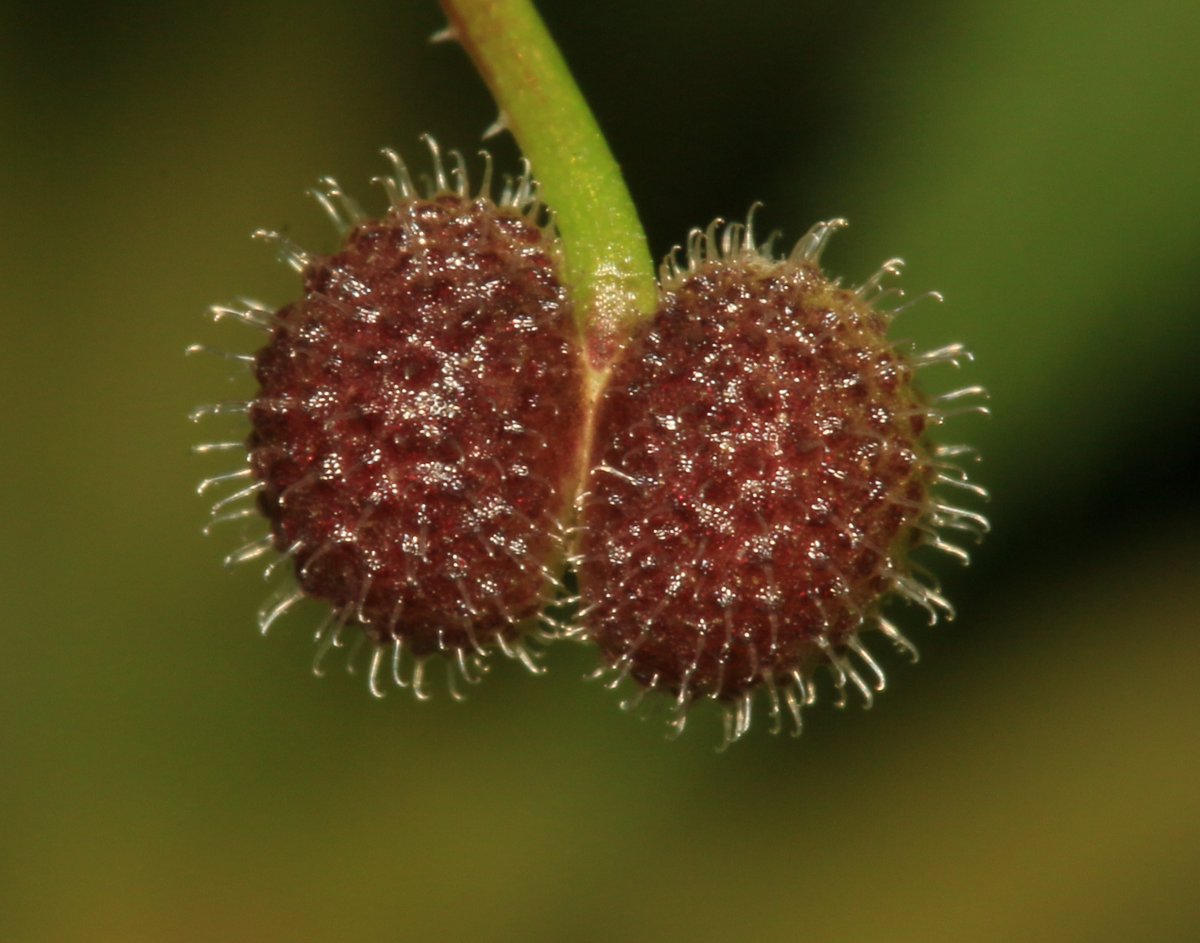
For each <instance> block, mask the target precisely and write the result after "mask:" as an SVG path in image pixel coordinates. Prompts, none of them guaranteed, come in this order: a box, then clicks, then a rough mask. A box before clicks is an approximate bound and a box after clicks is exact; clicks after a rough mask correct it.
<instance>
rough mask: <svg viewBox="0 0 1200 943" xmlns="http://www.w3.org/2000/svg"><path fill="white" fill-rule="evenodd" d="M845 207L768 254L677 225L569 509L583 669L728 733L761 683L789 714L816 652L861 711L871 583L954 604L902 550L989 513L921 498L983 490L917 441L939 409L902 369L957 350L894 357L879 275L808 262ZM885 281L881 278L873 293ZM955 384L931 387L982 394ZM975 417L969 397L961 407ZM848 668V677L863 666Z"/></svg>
mask: <svg viewBox="0 0 1200 943" xmlns="http://www.w3.org/2000/svg"><path fill="white" fill-rule="evenodd" d="M841 225H843V222H842V221H841V220H835V221H833V222H830V223H822V224H818V225H817V226H815V227H814V228H813V229H812V230H811V231H810V232H809V233H808V235H806V236H805V237H804V238H803V239H802V240H801V241H800V243H799V244H798V245H797V247H796V249H795V250H794V251H793V252H792V253H791V254H790V255H789V256H788V257H787V258H786V259H775V258H771V257H770V256H769V254H767V250H765V249H760V247H758V246H756V245H755V244H754V239H753V235H752V234H751V232H750V227H749V225H747V226H744V227H743V226H730V227H727V228H725V229H724V231H723V232H721V233H720V234H718V232H717V228H716V227H717V224H714V225H713V226H710V227H709V228H708V230H707V231H706V232H699V231H696V232H693V234H692V237H691V239H690V240H689V244H688V249H687V263H686V267H684V268H680V266H678V265H677V264H676V263H675V262H674V260H673V258H672V259H669V260H668V262H667V263H666V264H665V265H664V268H663V272H662V298H661V302H660V304H659V307H658V310H657V313H656V315H655V316H654V317H653V319H651V320H650V321H648V322H647V323H645V324H644V325H643V326H642V328H641V329H640V331H639V332H638V333H637V334H636V335H635V336H634V337H633V338H632V339H631V342H630V344H629V346H628V348H627V350H626V352H625V354H624V355H623V357H622V359H620V360H619V361H618V362H617V364H616V365H615V367H614V369H613V371H612V374H611V377H610V379H609V382H608V385H607V387H606V389H605V391H604V393H603V394H602V397H601V400H600V402H599V404H598V411H597V415H596V418H595V430H594V438H593V446H592V454H591V459H590V468H591V471H590V475H589V479H588V481H587V485H586V491H585V494H584V497H583V500H582V501H581V517H580V525H581V532H582V538H581V542H580V545H579V554H578V559H579V567H580V569H579V578H580V592H581V595H582V601H583V609H582V626H581V634H582V635H584V636H585V637H587V638H589V639H591V640H593V641H594V642H595V643H596V644H597V645H598V647H599V649H600V652H601V656H602V660H603V663H602V666H601V669H600V670H599V672H598V674H599V675H601V676H603V675H605V674H607V675H610V676H611V678H612V685H613V686H615V685H616V684H617V683H619V682H620V681H621V680H622V679H624V678H629V679H631V680H632V682H633V683H634V684H635V685H636V688H637V692H636V694H635V700H637V699H640V697H641V694H642V693H644V692H645V691H647V690H660V691H664V692H666V693H667V694H669V695H670V696H671V697H673V698H674V700H675V705H676V709H675V714H674V717H673V721H672V723H673V725H674V727H675V728H676V729H677V730H682V728H683V725H684V723H685V722H686V718H687V709H688V707H689V705H690V704H691V703H692V702H693V701H695V700H696V699H698V698H712V699H715V700H716V701H718V702H719V703H720V704H721V705H723V706H724V707H725V738H726V742H727V743H728V742H731V741H732V740H735V739H737V738H738V737H740V736H741V735H742V734H743V733H744V732H745V731H746V729H747V728H748V726H749V723H750V716H751V708H752V704H753V699H754V696H755V695H756V693H758V692H760V691H761V692H765V695H766V698H767V701H768V706H769V709H770V711H771V713H772V715H773V720H774V727H775V729H778V728H779V726H780V723H781V717H782V711H781V705H783V706H786V707H787V708H788V710H789V712H790V714H791V715H792V716H793V718H794V720H795V727H796V730H797V732H798V731H799V726H800V709H801V706H802V705H803V704H806V703H809V702H811V701H812V700H813V699H814V697H815V690H816V689H815V687H814V685H813V677H814V673H815V672H816V671H817V669H818V668H821V667H822V666H825V667H827V668H829V669H830V670H831V672H832V674H833V678H834V683H835V685H836V686H837V688H838V689H839V692H840V694H841V695H842V697H841V699H840V700H841V701H842V702H843V703H844V700H845V698H844V695H845V690H846V688H847V686H853V687H855V688H857V689H858V690H859V691H861V693H862V695H863V697H864V698H865V699H866V701H867V702H868V703H869V702H870V701H871V698H872V696H873V693H874V691H876V690H881V689H882V688H883V684H884V679H883V673H882V671H881V670H880V669H879V667H878V665H877V663H876V662H875V661H874V659H872V657H871V655H870V654H869V653H868V651H867V649H866V648H865V647H864V646H863V644H862V643H861V641H860V638H859V637H860V634H861V633H862V632H863V631H865V630H867V629H878V630H880V631H882V632H883V633H884V634H886V635H887V636H890V637H891V639H892V640H893V641H894V642H895V643H897V644H898V645H900V646H902V647H904V648H907V649H910V650H911V646H910V645H909V643H908V642H907V640H906V639H905V638H904V636H903V635H901V634H900V632H899V631H898V630H897V629H896V627H895V626H894V625H893V624H892V623H891V622H890V621H889V620H888V619H887V618H886V617H885V616H884V615H883V613H882V611H881V606H882V604H883V602H884V601H885V600H886V599H887V598H888V597H889V596H900V597H904V598H907V599H908V600H909V601H911V602H913V603H916V604H917V605H919V606H921V607H923V608H924V609H925V610H926V611H927V612H928V615H929V617H930V621H935V620H936V619H937V617H938V615H939V614H942V615H945V616H947V617H949V616H951V615H952V610H951V608H950V605H949V603H948V602H946V600H945V599H943V597H942V596H941V595H940V593H939V592H938V591H937V589H936V587H935V586H934V585H932V584H931V583H929V582H926V581H923V580H921V579H919V578H918V577H917V576H916V575H914V572H915V571H914V564H913V563H912V562H911V561H910V559H909V554H910V552H911V551H912V550H913V549H914V548H916V547H917V546H919V545H921V544H932V545H933V546H936V547H939V548H941V549H943V550H945V551H947V552H948V553H951V554H954V555H955V556H959V557H962V558H963V559H965V556H966V554H965V552H964V551H962V550H961V549H960V548H959V547H957V546H955V545H953V544H951V543H950V542H948V541H946V540H944V539H943V538H942V537H941V536H939V534H940V532H942V531H944V530H957V531H965V532H968V533H972V534H979V533H982V531H983V530H985V529H986V527H987V523H986V521H985V520H984V519H983V518H982V517H981V516H979V515H978V514H975V513H974V512H972V511H970V510H967V509H963V508H960V507H957V506H956V505H955V504H952V503H949V502H947V501H944V500H943V499H942V498H940V497H938V496H937V493H936V492H937V490H938V489H939V488H940V487H943V486H945V487H955V486H957V487H959V488H960V489H966V491H968V492H973V493H976V494H982V489H980V488H979V487H978V486H976V485H973V484H971V483H970V482H969V481H968V480H967V477H966V474H965V473H964V472H963V471H962V470H961V469H959V468H958V467H957V466H955V465H954V464H953V463H952V461H953V458H954V457H955V456H956V455H959V454H962V452H963V450H961V449H956V448H954V447H943V448H941V449H938V448H934V447H932V446H930V445H929V444H928V442H927V431H928V428H929V427H930V426H931V425H933V424H935V423H937V422H939V421H940V420H941V419H942V418H944V417H945V415H946V412H945V410H944V409H943V407H942V405H941V403H940V402H937V401H934V402H930V401H928V400H927V399H926V398H924V397H922V396H921V395H920V394H919V393H918V392H917V391H916V389H915V387H914V384H913V376H914V373H915V372H916V371H917V369H918V368H920V367H922V366H925V365H928V364H932V363H938V362H956V358H957V359H964V358H967V357H968V356H969V355H967V354H966V353H965V352H964V351H963V350H962V349H961V348H960V347H958V346H954V347H948V348H945V349H943V350H940V351H933V352H931V353H929V354H926V355H924V356H916V357H910V356H906V355H905V354H903V353H902V352H901V351H900V350H898V349H897V348H896V347H895V346H894V345H893V344H892V343H891V342H889V341H888V339H887V332H888V327H889V324H890V322H891V319H892V315H893V312H892V311H889V310H885V309H884V308H882V307H881V306H880V300H881V298H882V297H883V294H884V293H883V292H881V289H880V281H881V279H882V278H883V277H884V276H885V275H888V274H893V273H895V272H896V271H897V270H898V266H899V264H900V263H899V262H898V261H896V260H894V261H892V262H889V263H887V264H886V265H885V266H884V267H883V269H882V270H881V271H880V272H879V273H878V274H877V275H876V276H875V277H873V278H871V279H870V280H868V282H867V283H866V284H865V285H864V286H862V287H861V288H858V289H849V288H843V287H841V286H840V285H839V284H838V283H837V282H836V281H832V280H830V279H829V278H827V277H826V276H825V275H824V274H822V272H821V270H820V267H819V260H820V255H821V252H822V250H823V248H824V246H825V244H826V242H827V240H828V238H829V236H830V235H831V234H832V233H833V232H834V231H835V230H836V229H837V228H838V227H839V226H841ZM892 291H894V290H889V293H890V292H892ZM981 393H982V391H981V390H979V389H978V388H968V389H965V390H961V391H957V392H956V393H954V394H950V395H948V396H947V397H945V398H944V399H946V400H957V399H959V398H963V397H967V396H969V395H971V394H981ZM970 408H974V409H981V408H982V407H970ZM864 672H865V675H864Z"/></svg>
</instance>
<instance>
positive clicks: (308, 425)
mask: <svg viewBox="0 0 1200 943" xmlns="http://www.w3.org/2000/svg"><path fill="white" fill-rule="evenodd" d="M430 146H431V149H432V150H433V157H434V176H433V179H432V180H430V181H428V182H427V185H426V186H425V187H424V188H423V189H422V190H419V189H418V188H417V187H416V186H414V185H413V183H412V181H411V179H410V177H409V174H408V172H407V170H406V168H405V167H404V165H403V163H401V162H400V160H399V158H398V157H397V156H396V155H394V154H392V153H390V152H387V153H388V156H390V157H391V158H392V159H393V161H394V162H395V165H396V175H395V177H394V178H391V179H387V180H385V181H383V182H384V185H385V187H386V188H387V190H388V193H389V195H390V197H391V202H392V205H391V207H390V208H389V210H388V211H387V213H386V214H385V215H384V216H383V217H382V218H380V219H369V220H368V219H364V218H363V217H362V213H361V211H360V210H359V209H358V208H357V206H356V205H355V204H354V203H353V202H352V201H350V200H348V199H347V198H346V197H345V196H344V195H343V194H342V193H341V191H340V190H339V189H338V188H337V186H336V184H334V183H333V182H332V181H325V182H324V183H325V186H324V188H323V189H322V190H321V191H319V192H318V193H317V194H316V195H317V197H318V199H319V200H320V201H321V202H322V204H323V205H324V206H325V207H326V208H327V209H328V210H329V212H330V214H331V215H332V216H333V217H334V219H335V222H339V223H340V224H341V227H342V228H343V230H344V231H345V241H344V244H343V245H342V247H341V248H340V249H339V250H338V251H337V252H336V253H334V254H333V255H329V256H310V255H308V254H306V253H303V252H301V251H299V250H297V249H295V248H294V247H292V246H291V245H290V244H288V243H287V242H286V241H285V240H283V239H282V238H280V237H277V236H273V235H271V234H268V235H270V237H271V238H273V239H275V241H277V242H278V243H279V245H280V252H281V255H282V256H283V257H284V258H285V260H286V261H289V262H291V263H292V264H293V266H294V267H295V268H296V269H297V270H298V271H299V272H300V273H301V275H302V278H303V295H302V297H301V298H300V299H299V300H297V301H295V302H293V303H292V304H289V305H287V306H285V307H284V308H282V309H281V310H279V311H278V312H275V313H273V314H266V313H265V312H264V311H263V310H262V309H261V308H259V309H258V310H257V311H256V310H254V309H251V308H247V309H242V310H241V311H234V313H236V314H239V316H243V315H244V318H243V319H250V320H258V321H260V322H262V323H263V325H264V326H265V328H266V330H267V331H268V332H269V340H268V342H267V344H266V346H265V347H263V348H262V349H261V350H260V351H259V352H258V353H257V355H256V356H255V358H254V363H253V367H254V372H255V375H256V377H257V380H258V384H259V390H258V393H257V395H256V396H255V397H254V399H253V401H252V402H250V403H249V404H248V409H247V411H248V414H249V420H250V425H251V429H252V431H251V433H250V437H249V440H248V460H249V466H248V474H247V476H246V481H245V484H246V485H247V487H246V488H244V489H243V491H244V492H245V493H246V496H247V497H253V498H254V500H256V501H257V505H258V509H259V510H260V512H261V514H262V515H263V516H265V518H266V520H267V522H268V524H269V527H270V536H269V538H268V539H267V541H266V542H265V543H266V546H265V547H263V544H252V545H250V547H249V548H248V549H247V550H246V552H245V554H243V556H246V557H249V556H253V555H256V553H257V551H258V548H259V547H263V549H268V548H269V549H273V550H274V551H277V552H278V553H281V554H283V555H284V560H285V562H287V561H290V563H291V566H292V568H293V569H294V573H295V585H294V587H291V588H287V589H285V590H284V592H283V593H282V594H281V595H280V596H279V598H278V600H277V601H276V602H275V603H273V604H269V605H268V607H267V608H266V609H265V610H264V613H263V617H262V620H261V623H262V627H263V630H264V631H265V630H266V628H267V627H268V626H269V625H270V623H271V622H272V621H273V620H274V619H275V618H276V617H277V616H278V615H279V614H280V613H281V612H282V611H284V610H286V609H287V608H288V607H290V605H291V604H292V603H294V602H296V601H298V600H299V599H300V598H302V597H303V596H309V597H313V598H316V599H318V600H323V601H324V602H325V603H327V604H328V605H329V606H330V609H331V616H330V619H329V621H328V623H327V625H326V626H325V637H326V640H327V641H328V642H331V643H332V644H340V643H341V641H340V634H341V632H342V630H343V629H344V628H347V627H357V628H360V629H361V630H362V632H363V633H365V635H366V637H367V638H368V639H369V641H370V642H372V643H374V646H375V647H374V657H373V660H372V663H371V664H372V670H371V686H372V690H373V691H374V692H375V693H380V676H381V671H380V666H381V663H383V662H384V660H385V658H390V659H392V672H391V673H392V674H394V676H395V679H396V681H397V683H400V684H406V683H408V682H407V680H406V679H404V678H403V677H402V673H401V668H400V663H401V658H402V655H403V652H405V651H407V652H409V653H411V655H412V656H415V659H416V660H415V667H414V668H413V674H412V679H411V680H412V683H413V687H414V689H415V690H416V692H417V693H418V694H419V695H421V696H423V695H424V691H423V688H422V673H423V669H424V665H425V659H426V658H427V657H428V656H431V655H435V654H441V655H443V656H446V657H447V658H448V659H449V660H450V664H451V665H452V666H457V668H458V669H459V671H460V672H461V674H462V675H463V676H465V677H466V678H467V680H474V678H473V677H472V676H473V675H475V674H477V673H478V670H479V669H481V668H482V667H483V664H482V656H483V655H485V654H487V653H488V652H490V651H491V650H493V649H496V648H499V649H501V650H503V651H504V652H505V653H507V654H509V655H511V656H513V657H519V658H520V659H521V660H522V661H524V662H526V663H527V664H528V665H529V666H530V667H531V668H533V667H534V662H533V661H532V659H531V656H530V651H529V650H528V648H527V647H526V646H525V644H524V642H525V641H526V640H527V639H528V637H529V636H530V635H531V634H532V633H534V632H535V630H536V628H537V626H538V620H539V618H541V613H542V611H543V609H544V607H545V606H546V605H547V603H548V602H549V601H551V600H552V599H553V598H554V596H555V594H556V592H557V590H558V589H559V588H560V587H561V583H560V581H559V579H558V576H557V574H558V573H559V571H560V569H561V566H562V556H563V546H562V545H563V524H562V519H563V517H564V515H565V514H566V513H567V512H568V511H569V508H570V503H571V499H572V497H573V491H574V487H575V483H576V481H577V479H578V475H579V469H580V463H581V447H582V446H581V439H582V427H583V423H584V420H583V369H582V366H581V360H580V350H579V341H578V337H577V332H576V329H575V325H574V320H573V317H572V312H571V309H570V304H569V301H568V298H567V294H566V292H565V290H564V288H563V286H562V284H561V282H560V280H559V275H558V270H559V251H558V247H557V241H556V237H555V236H554V235H553V234H552V232H551V231H550V230H549V229H548V228H546V227H544V226H543V225H542V222H541V221H542V219H543V217H544V210H543V208H542V207H541V206H540V204H539V203H538V201H537V199H536V193H535V187H534V184H533V183H532V181H531V179H530V178H529V175H528V172H526V173H525V174H524V175H523V176H522V177H521V178H519V179H518V180H517V181H515V182H513V181H510V182H509V183H508V185H507V186H506V187H505V189H504V192H503V195H502V196H501V197H500V198H499V200H498V201H493V199H492V198H491V196H490V193H489V190H490V176H491V174H490V162H489V164H488V175H487V177H488V179H487V180H486V181H485V183H484V185H483V189H482V191H481V192H479V193H478V194H472V193H471V192H470V190H469V186H468V183H467V179H466V174H465V171H464V170H463V166H462V161H461V158H459V157H458V155H457V154H454V155H453V157H454V159H455V164H454V169H453V170H452V171H451V172H450V173H447V171H446V168H445V167H444V166H443V163H442V160H441V157H440V154H439V153H438V151H437V148H436V146H435V145H433V144H432V142H430ZM220 310H223V311H226V312H228V311H230V310H233V309H220ZM235 513H237V512H235ZM236 556H237V555H236V554H235V557H236ZM452 681H453V677H452ZM452 690H453V686H452Z"/></svg>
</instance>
